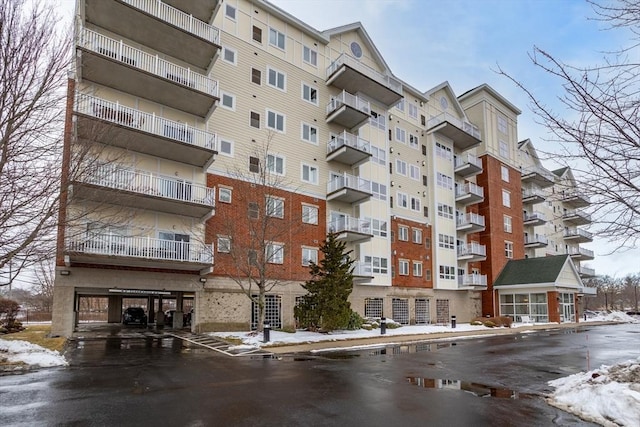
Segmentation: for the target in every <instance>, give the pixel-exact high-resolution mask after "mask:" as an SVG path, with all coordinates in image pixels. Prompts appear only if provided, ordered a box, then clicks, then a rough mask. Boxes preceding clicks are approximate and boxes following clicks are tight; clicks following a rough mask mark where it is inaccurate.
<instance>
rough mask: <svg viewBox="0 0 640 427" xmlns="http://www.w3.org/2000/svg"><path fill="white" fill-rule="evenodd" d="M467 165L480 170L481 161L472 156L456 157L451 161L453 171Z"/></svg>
mask: <svg viewBox="0 0 640 427" xmlns="http://www.w3.org/2000/svg"><path fill="white" fill-rule="evenodd" d="M467 164H469V165H472V166H476V167H478V168H480V169H482V160H480V159H479V158H477V157H476V156H474V155H473V154H462V155H456V156H455V158H454V159H453V167H454V168H455V169H458V168H459V167H461V166H464V165H467Z"/></svg>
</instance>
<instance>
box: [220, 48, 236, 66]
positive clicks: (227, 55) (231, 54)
mask: <svg viewBox="0 0 640 427" xmlns="http://www.w3.org/2000/svg"><path fill="white" fill-rule="evenodd" d="M236 56H237V55H236V51H235V50H233V49H231V48H230V47H225V48H224V52H223V54H222V58H223V59H224V60H225V61H226V62H228V63H230V64H233V65H236V64H237V63H236Z"/></svg>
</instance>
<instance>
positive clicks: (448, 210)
mask: <svg viewBox="0 0 640 427" xmlns="http://www.w3.org/2000/svg"><path fill="white" fill-rule="evenodd" d="M438 216H441V217H443V218H448V219H453V207H452V206H449V205H445V204H442V203H438Z"/></svg>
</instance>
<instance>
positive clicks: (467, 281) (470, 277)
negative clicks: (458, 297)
mask: <svg viewBox="0 0 640 427" xmlns="http://www.w3.org/2000/svg"><path fill="white" fill-rule="evenodd" d="M458 287H460V288H466V287H479V288H486V287H487V275H486V274H462V275H459V276H458Z"/></svg>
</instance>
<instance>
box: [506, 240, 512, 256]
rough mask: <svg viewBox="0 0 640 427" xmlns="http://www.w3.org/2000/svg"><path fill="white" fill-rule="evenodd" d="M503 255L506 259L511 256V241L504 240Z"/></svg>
mask: <svg viewBox="0 0 640 427" xmlns="http://www.w3.org/2000/svg"><path fill="white" fill-rule="evenodd" d="M504 256H505V257H507V258H508V259H512V258H513V243H512V242H504Z"/></svg>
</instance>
